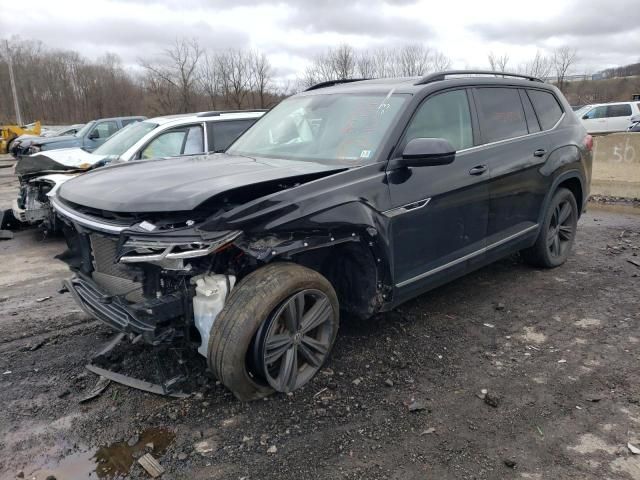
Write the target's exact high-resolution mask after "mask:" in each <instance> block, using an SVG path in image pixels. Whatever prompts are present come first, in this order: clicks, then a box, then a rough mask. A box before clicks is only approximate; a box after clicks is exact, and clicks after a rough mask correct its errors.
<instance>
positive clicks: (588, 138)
mask: <svg viewBox="0 0 640 480" xmlns="http://www.w3.org/2000/svg"><path fill="white" fill-rule="evenodd" d="M584 146H585V147H587V150H589V151H591V150H593V137H592V136H591V135H587V136H586V137H584Z"/></svg>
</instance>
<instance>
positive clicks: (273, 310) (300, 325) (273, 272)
mask: <svg viewBox="0 0 640 480" xmlns="http://www.w3.org/2000/svg"><path fill="white" fill-rule="evenodd" d="M297 310H299V315H298V316H297V317H296V314H295V313H296V312H297ZM291 312H294V313H293V314H292V313H291ZM310 313H311V314H312V315H307V314H310ZM316 313H317V314H318V315H317V316H318V317H320V316H322V318H321V319H320V320H321V322H320V323H317V324H315V326H313V325H312V324H310V323H309V324H308V326H313V328H310V329H308V331H304V330H305V329H304V322H305V321H307V320H308V319H310V318H313V317H314V316H315V314H316ZM303 314H304V315H303ZM294 318H298V321H296V320H295V319H294ZM338 324H339V306H338V298H337V296H336V293H335V291H334V289H333V287H332V286H331V283H330V282H329V281H328V280H327V279H326V278H325V277H323V276H322V275H320V274H319V273H318V272H316V271H314V270H311V269H309V268H306V267H303V266H300V265H297V264H294V263H284V262H277V263H272V264H269V265H266V266H264V267H262V268H259V269H258V270H256V271H254V272H252V273H250V274H249V275H247V276H246V277H245V278H244V279H243V280H242V281H241V282H240V283H239V284H238V285H237V286H236V287H235V288H234V289H233V290H232V291H231V294H230V296H229V298H228V300H227V302H226V304H225V306H224V308H223V310H222V312H220V314H219V315H218V317H217V318H216V320H215V322H214V323H213V326H212V328H211V334H210V335H209V349H208V364H209V368H210V369H211V370H212V371H213V373H214V375H215V376H216V377H217V378H218V380H220V382H221V383H222V384H223V385H224V386H226V387H227V388H228V389H229V390H231V391H232V392H233V394H234V395H235V396H236V397H237V398H238V399H239V400H241V401H249V400H256V399H259V398H262V397H265V396H267V395H269V394H271V393H273V392H274V391H281V392H289V391H293V390H295V389H298V388H300V387H301V386H303V385H304V384H306V383H307V382H308V381H309V380H311V378H313V376H314V375H315V374H316V373H317V372H318V370H319V369H320V368H322V365H323V364H324V363H325V361H326V359H327V358H328V355H329V353H330V351H331V348H332V347H333V344H334V342H335V338H336V334H337V331H338ZM289 327H291V328H289ZM309 346H311V347H312V350H310V349H309V348H308V347H309ZM315 347H317V349H315ZM294 367H295V368H294ZM283 372H284V373H283Z"/></svg>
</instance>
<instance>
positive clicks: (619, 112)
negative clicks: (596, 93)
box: [607, 103, 631, 117]
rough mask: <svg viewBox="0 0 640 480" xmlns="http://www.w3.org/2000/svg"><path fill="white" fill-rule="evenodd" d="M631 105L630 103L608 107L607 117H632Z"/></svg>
mask: <svg viewBox="0 0 640 480" xmlns="http://www.w3.org/2000/svg"><path fill="white" fill-rule="evenodd" d="M630 116H631V105H629V104H628V103H619V104H617V105H609V106H608V107H607V117H630Z"/></svg>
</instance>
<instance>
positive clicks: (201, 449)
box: [193, 440, 216, 457]
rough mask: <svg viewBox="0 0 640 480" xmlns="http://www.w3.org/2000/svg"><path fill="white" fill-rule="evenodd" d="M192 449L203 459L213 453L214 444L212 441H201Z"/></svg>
mask: <svg viewBox="0 0 640 480" xmlns="http://www.w3.org/2000/svg"><path fill="white" fill-rule="evenodd" d="M193 449H194V450H195V451H196V453H199V454H200V455H202V456H203V457H208V456H210V455H211V454H212V453H213V452H214V451H215V449H216V444H215V443H214V442H213V441H212V440H203V441H201V442H198V443H196V444H195V445H194V446H193Z"/></svg>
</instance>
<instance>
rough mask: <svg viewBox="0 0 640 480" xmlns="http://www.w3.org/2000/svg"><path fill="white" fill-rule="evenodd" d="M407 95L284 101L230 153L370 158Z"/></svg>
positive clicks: (340, 160) (333, 160) (329, 160)
mask: <svg viewBox="0 0 640 480" xmlns="http://www.w3.org/2000/svg"><path fill="white" fill-rule="evenodd" d="M408 98H409V95H394V94H393V90H392V91H391V92H389V93H388V94H385V93H367V94H356V93H354V94H344V93H340V94H324V95H308V96H301V97H292V98H290V99H288V100H285V101H283V102H282V103H280V104H279V105H278V106H277V107H275V108H274V109H273V110H272V111H271V112H269V113H268V114H267V115H266V116H265V117H263V118H262V119H261V120H260V121H258V122H257V123H256V124H255V125H254V126H253V127H251V128H250V129H249V130H248V131H247V132H246V133H245V134H244V135H242V136H240V138H239V139H238V140H237V141H236V142H235V143H234V144H233V145H232V146H231V148H229V149H228V150H227V153H230V154H232V155H234V154H235V155H243V156H249V157H268V158H281V159H285V160H313V161H322V162H325V163H336V162H338V163H351V164H360V163H369V162H372V161H373V160H374V159H375V157H376V155H377V153H378V148H379V147H380V145H381V143H382V140H383V138H384V137H385V135H386V133H387V132H388V130H389V128H390V127H391V125H392V124H393V120H394V118H395V117H396V116H397V115H398V112H400V110H401V108H402V106H403V105H404V103H405V102H406V101H407V99H408Z"/></svg>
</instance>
